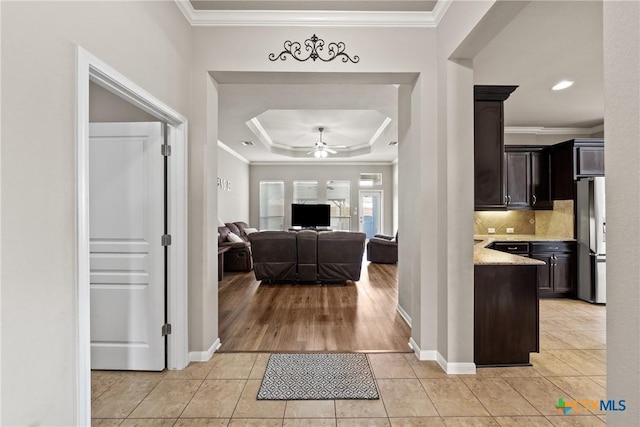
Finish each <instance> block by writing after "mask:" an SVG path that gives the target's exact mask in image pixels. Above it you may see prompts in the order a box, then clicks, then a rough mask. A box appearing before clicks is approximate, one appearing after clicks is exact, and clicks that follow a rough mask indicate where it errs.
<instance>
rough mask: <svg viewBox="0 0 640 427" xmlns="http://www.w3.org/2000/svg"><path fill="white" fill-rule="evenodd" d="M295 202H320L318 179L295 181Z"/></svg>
mask: <svg viewBox="0 0 640 427" xmlns="http://www.w3.org/2000/svg"><path fill="white" fill-rule="evenodd" d="M293 203H298V204H303V205H304V204H307V205H313V204H316V203H318V181H293Z"/></svg>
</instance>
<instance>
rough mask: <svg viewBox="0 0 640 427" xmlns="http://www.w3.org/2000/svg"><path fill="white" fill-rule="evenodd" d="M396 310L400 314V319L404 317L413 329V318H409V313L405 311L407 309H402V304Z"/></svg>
mask: <svg viewBox="0 0 640 427" xmlns="http://www.w3.org/2000/svg"><path fill="white" fill-rule="evenodd" d="M396 310H397V311H398V313H399V314H400V317H402V318H403V319H404V321H405V322H407V325H409V327H411V316H409V313H407V312H406V311H405V309H404V308H402V306H401V305H400V304H398V305H397V307H396Z"/></svg>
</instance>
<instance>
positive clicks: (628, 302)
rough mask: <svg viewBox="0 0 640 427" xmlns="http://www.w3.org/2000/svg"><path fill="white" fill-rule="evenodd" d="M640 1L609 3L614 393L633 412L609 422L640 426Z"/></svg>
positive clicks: (610, 370) (610, 364)
mask: <svg viewBox="0 0 640 427" xmlns="http://www.w3.org/2000/svg"><path fill="white" fill-rule="evenodd" d="M639 23H640V4H639V3H637V2H609V1H605V2H604V52H605V53H604V87H605V99H604V111H605V117H604V119H605V123H606V130H605V145H604V149H605V168H606V171H607V172H606V173H607V188H606V192H607V232H608V233H607V240H608V243H607V248H608V253H607V283H608V286H607V398H608V399H614V400H616V401H617V400H619V399H624V400H626V407H627V409H626V411H624V412H609V413H607V425H611V426H637V425H640V411H639V410H638V408H640V388H639V387H638V385H639V384H640V310H639V309H638V308H639V307H640V264H639V263H638V255H639V254H640V181H638V174H639V173H640V167H639V166H638V165H640V144H638V141H640V50H638V46H639V42H640V30H639Z"/></svg>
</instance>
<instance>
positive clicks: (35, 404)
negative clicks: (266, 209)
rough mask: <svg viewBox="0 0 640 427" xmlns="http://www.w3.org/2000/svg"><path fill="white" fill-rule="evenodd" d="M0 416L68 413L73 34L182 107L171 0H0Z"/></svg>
mask: <svg viewBox="0 0 640 427" xmlns="http://www.w3.org/2000/svg"><path fill="white" fill-rule="evenodd" d="M1 28H2V105H3V108H2V125H3V126H2V247H3V252H2V309H1V311H2V314H1V315H2V322H1V323H2V368H1V371H2V390H3V393H2V402H1V403H0V405H1V406H2V420H0V423H1V424H2V425H65V426H68V425H77V423H78V420H77V418H76V417H77V404H76V403H77V399H78V396H77V392H78V390H77V387H76V381H77V379H76V364H77V355H76V330H77V325H76V322H77V310H76V299H77V280H76V274H75V272H76V261H75V260H76V255H77V254H76V250H77V249H76V224H75V219H74V218H75V210H76V190H75V184H76V183H75V118H76V113H75V96H76V95H75V84H76V83H75V76H76V60H75V45H76V44H79V45H81V46H82V47H84V48H85V49H87V50H88V51H89V52H91V53H92V54H94V55H96V56H97V57H99V58H100V59H102V60H103V61H105V62H106V63H108V64H109V65H111V66H112V67H114V68H116V69H117V70H118V71H120V72H121V73H123V74H124V75H126V76H127V77H128V78H129V79H131V80H132V81H133V82H135V83H137V84H138V85H140V86H142V87H143V88H144V89H146V90H147V91H148V92H150V93H152V94H153V95H154V96H156V97H157V98H158V99H160V100H161V101H163V102H164V103H165V104H167V105H169V106H171V107H172V108H173V109H175V110H176V111H178V112H180V113H181V114H183V115H185V116H187V117H188V114H189V111H190V93H189V92H190V91H189V84H190V63H191V31H190V28H189V26H188V25H187V23H186V22H185V20H184V17H183V16H182V15H181V13H180V12H179V10H178V8H177V7H176V5H175V4H174V3H172V2H68V3H58V2H38V3H36V2H2V23H1Z"/></svg>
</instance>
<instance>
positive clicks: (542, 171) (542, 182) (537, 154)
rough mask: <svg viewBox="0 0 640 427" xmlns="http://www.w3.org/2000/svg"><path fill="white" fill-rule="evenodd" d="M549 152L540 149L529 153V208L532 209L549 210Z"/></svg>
mask: <svg viewBox="0 0 640 427" xmlns="http://www.w3.org/2000/svg"><path fill="white" fill-rule="evenodd" d="M550 173H551V171H550V169H549V152H548V150H547V149H541V150H537V151H532V152H531V206H532V207H533V208H534V209H551V208H552V207H553V201H552V200H551V183H550V180H549V175H550Z"/></svg>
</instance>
